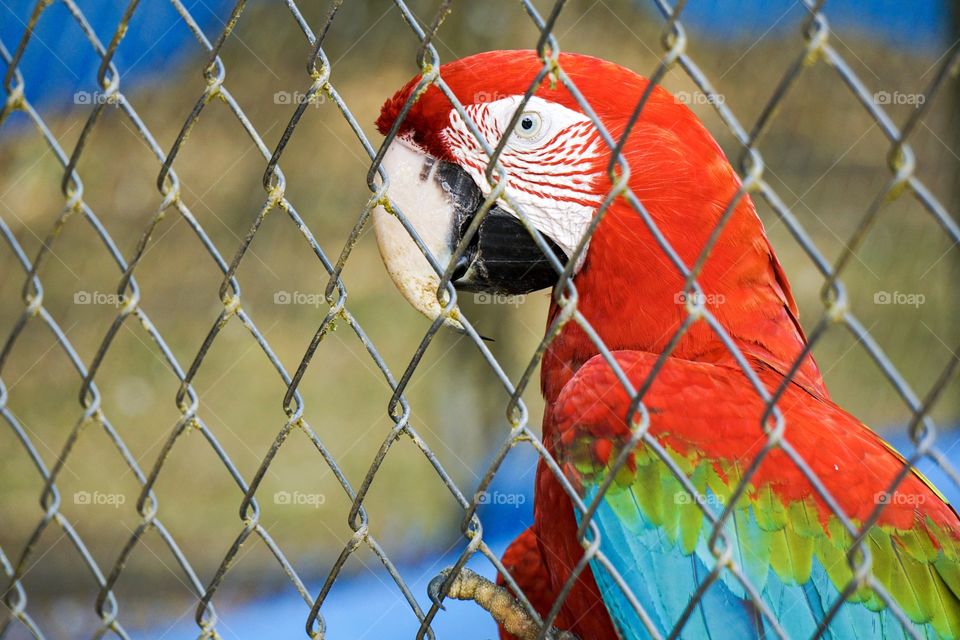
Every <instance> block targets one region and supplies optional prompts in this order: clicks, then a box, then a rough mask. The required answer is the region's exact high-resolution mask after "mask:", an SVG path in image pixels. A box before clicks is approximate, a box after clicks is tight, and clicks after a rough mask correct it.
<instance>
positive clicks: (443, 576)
mask: <svg viewBox="0 0 960 640" xmlns="http://www.w3.org/2000/svg"><path fill="white" fill-rule="evenodd" d="M450 571H451V569H450V568H447V569H444V570H443V571H441V572H440V574H439V575H437V576H436V577H435V578H434V579H433V580H431V581H430V584H428V585H427V595H428V596H430V602H432V603H433V604H435V605H437V608H439V609H441V610H442V611H446V610H447V608H446V607H445V606H443V600H442V598H441V596H440V590H441V589H442V588H443V583H444V582H446V581H447V576H449V575H450ZM451 591H452V589H451Z"/></svg>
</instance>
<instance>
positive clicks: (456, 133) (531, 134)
mask: <svg viewBox="0 0 960 640" xmlns="http://www.w3.org/2000/svg"><path fill="white" fill-rule="evenodd" d="M522 99H523V97H522V96H508V97H505V98H501V99H499V100H495V101H492V102H483V103H479V104H471V105H467V106H466V107H465V108H466V111H467V114H468V115H469V116H470V117H471V118H473V120H474V122H476V123H477V127H478V128H479V130H480V133H481V135H482V136H483V137H484V139H485V140H486V142H487V144H488V145H489V147H490V148H491V149H495V148H496V146H497V144H499V142H500V139H501V138H502V137H503V135H504V134H505V133H506V131H507V127H508V125H509V124H510V120H511V119H512V118H513V115H514V113H515V112H516V111H517V108H518V107H519V105H520V103H521V101H522ZM443 137H444V141H445V142H446V143H447V145H448V148H449V149H450V151H451V153H452V154H453V156H454V158H455V160H456V162H457V163H458V164H459V165H460V166H462V167H463V168H464V169H465V170H466V171H467V173H469V174H470V177H471V178H473V180H474V181H475V182H476V183H477V185H478V186H479V187H480V190H481V191H482V192H483V194H484V195H485V196H487V195H489V194H490V191H491V190H492V187H491V186H490V184H489V183H488V182H487V178H486V176H485V173H486V170H487V164H488V163H489V161H490V158H489V156H488V155H487V154H486V153H485V152H484V150H483V148H482V147H481V146H480V144H479V143H478V142H477V139H476V138H475V137H474V136H473V134H472V133H470V131H469V130H468V129H467V126H466V123H465V122H464V121H463V119H462V118H461V117H460V114H459V113H457V112H456V110H452V111H451V112H450V126H449V127H447V128H446V129H444V130H443ZM601 144H602V143H601V140H600V136H599V133H598V132H597V130H596V128H595V127H594V126H593V123H592V122H590V119H589V118H588V117H587V116H585V115H584V114H582V113H580V112H578V111H574V110H572V109H568V108H566V107H564V106H562V105H559V104H556V103H554V102H549V101H547V100H544V99H542V98H538V97H536V96H533V97H532V98H530V100H529V102H527V104H526V106H525V107H524V110H523V113H522V114H521V116H520V119H519V120H518V121H517V125H516V127H515V128H514V130H513V132H512V133H511V135H510V137H509V139H508V141H507V144H506V146H505V147H504V149H503V153H501V154H500V156H499V158H498V160H499V162H500V166H502V167H503V169H504V171H505V172H506V174H507V185H506V189H505V192H506V194H507V196H508V197H509V198H510V199H511V200H513V201H514V202H516V203H517V205H518V207H519V208H520V210H521V211H522V212H523V214H524V215H525V217H526V218H527V219H528V220H529V221H530V223H531V224H533V226H535V227H536V228H537V230H538V231H540V232H541V233H543V234H544V235H546V236H547V237H549V238H550V239H551V240H553V242H555V243H556V244H557V246H559V247H560V248H561V249H562V250H563V251H564V253H566V255H567V257H570V256H571V255H572V254H573V252H574V250H575V249H576V247H577V245H578V244H579V243H580V240H581V238H583V235H584V233H585V232H586V229H587V226H588V225H589V224H590V221H591V219H592V218H593V214H594V212H596V210H597V207H599V206H600V203H601V202H602V200H603V194H601V193H599V189H598V188H597V187H596V186H595V184H594V182H595V181H596V179H597V177H598V174H597V165H596V162H597V158H598V156H599V149H600V145H601ZM496 175H497V174H496V173H494V174H493V179H494V180H496ZM500 200H501V202H500V206H501V207H503V208H504V209H506V210H507V211H509V212H510V213H513V214H514V215H517V212H516V211H515V210H514V209H513V207H512V206H511V205H510V204H509V203H508V202H507V201H506V199H504V198H502V197H501V199H500ZM585 255H586V251H584V252H583V253H582V254H581V256H580V260H579V262H578V264H576V265H575V270H578V269H579V268H580V266H581V265H582V263H583V258H584V256H585Z"/></svg>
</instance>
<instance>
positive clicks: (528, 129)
mask: <svg viewBox="0 0 960 640" xmlns="http://www.w3.org/2000/svg"><path fill="white" fill-rule="evenodd" d="M542 129H543V119H542V118H541V117H540V114H539V113H536V112H535V111H524V112H523V114H521V116H520V120H518V121H517V129H516V131H517V135H518V136H520V137H521V138H524V139H526V140H534V139H536V138H537V136H539V135H540V132H541V130H542Z"/></svg>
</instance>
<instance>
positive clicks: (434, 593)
mask: <svg viewBox="0 0 960 640" xmlns="http://www.w3.org/2000/svg"><path fill="white" fill-rule="evenodd" d="M452 571H453V568H452V567H449V568H447V569H444V570H443V571H441V572H440V573H439V574H438V575H437V576H436V577H435V578H434V579H433V580H431V581H430V584H429V585H427V594H428V595H429V596H430V602H432V603H433V604H435V605H437V606H438V607H439V608H441V609H443V608H444V606H443V604H441V593H440V592H441V590H442V589H443V583H444V582H446V581H447V578H449V576H450V574H451V572H452ZM447 597H448V598H453V599H454V600H471V601H473V602H476V603H477V604H478V605H480V606H481V607H483V608H484V609H486V610H487V611H489V612H490V615H491V616H493V619H494V620H495V621H496V622H497V624H498V625H500V626H501V627H502V628H503V629H504V630H505V631H507V632H508V633H510V634H511V635H513V636H515V637H517V638H519V639H520V640H533V639H534V638H536V637H537V636H538V635H539V633H540V629H541V627H540V625H539V624H538V623H537V622H536V621H535V620H534V619H533V618H532V617H531V616H530V614H529V613H528V612H527V610H526V609H525V608H524V607H523V605H521V604H520V603H519V602H518V601H517V599H516V598H514V597H513V593H511V592H510V590H509V589H507V588H506V587H502V586H500V585H498V584H496V583H494V582H491V581H490V580H488V579H486V578H484V577H483V576H481V575H479V574H478V573H476V572H475V571H471V570H470V569H467V568H463V569H461V570H460V573H458V574H457V575H456V577H454V579H453V582H451V583H450V590H449V592H448V593H447ZM547 637H548V638H553V639H554V640H577V638H576V636H574V635H573V634H572V633H570V632H569V631H560V630H557V629H553V628H551V629H550V633H549V634H548V635H547Z"/></svg>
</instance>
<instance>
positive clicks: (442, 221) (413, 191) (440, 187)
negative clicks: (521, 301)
mask: <svg viewBox="0 0 960 640" xmlns="http://www.w3.org/2000/svg"><path fill="white" fill-rule="evenodd" d="M382 166H383V168H384V169H385V170H386V172H387V176H388V178H389V180H390V183H389V186H388V189H387V195H388V196H389V198H390V201H391V202H392V203H393V204H394V205H395V206H396V207H398V208H399V209H400V211H402V212H403V214H404V216H405V217H406V219H407V221H408V222H409V224H410V225H411V226H412V227H413V229H414V231H416V233H417V235H418V236H419V237H420V239H421V240H422V242H423V244H424V245H425V246H426V248H427V249H428V250H429V252H430V253H431V254H432V255H433V257H434V258H435V259H436V261H437V264H438V265H439V267H440V269H441V270H442V269H445V268H446V267H447V266H448V265H449V264H450V260H451V258H452V257H453V252H454V249H455V248H456V246H457V245H458V244H459V242H460V240H461V239H462V238H463V235H464V233H465V232H466V231H467V228H468V227H469V226H470V223H471V222H472V221H473V219H474V217H475V216H476V215H477V213H478V210H479V209H480V207H481V205H482V204H483V194H482V193H481V191H480V188H479V187H478V186H477V185H476V183H474V181H473V179H472V178H471V177H470V175H469V174H468V173H467V172H466V171H464V169H463V168H462V167H460V166H459V165H457V164H454V163H452V162H447V161H444V160H439V159H437V158H434V157H433V156H431V155H429V154H426V153H424V152H423V151H421V150H420V149H418V148H416V146H414V145H413V144H412V143H410V142H408V141H405V140H403V139H402V138H397V139H395V140H394V141H393V142H392V143H391V144H390V147H389V148H388V149H387V152H386V154H385V155H384V158H383V165H382ZM373 223H374V231H375V233H376V236H377V244H378V245H379V247H380V256H381V257H382V258H383V262H384V264H385V265H386V267H387V271H388V272H389V274H390V277H391V278H392V279H393V283H394V284H395V285H396V287H397V289H399V290H400V293H401V294H403V297H404V298H406V299H407V301H408V302H409V303H410V304H411V305H412V306H413V307H414V308H415V309H417V310H418V311H420V312H421V313H423V314H424V315H425V316H427V317H428V318H430V319H431V320H433V319H436V318H437V316H439V315H441V313H443V308H442V306H441V305H440V302H439V301H438V299H437V290H438V288H439V286H440V276H439V275H437V272H436V271H435V270H434V269H433V267H432V266H431V265H430V263H429V261H428V260H427V259H426V257H425V256H424V255H423V253H422V252H421V250H420V248H419V247H418V246H417V243H416V242H414V240H413V238H412V237H411V235H410V234H409V233H408V232H407V230H406V229H405V228H404V227H403V225H402V224H401V222H400V220H399V218H398V217H397V216H396V215H394V214H393V213H391V212H390V211H388V210H387V209H386V208H384V207H383V206H378V207H376V208H375V209H374V210H373ZM544 238H545V240H546V241H547V244H548V245H549V246H550V248H551V249H552V250H553V252H554V253H555V254H556V256H557V258H558V259H559V260H560V262H561V264H563V263H565V262H566V255H565V254H564V253H563V251H562V250H561V249H560V248H559V247H558V246H556V245H555V244H554V243H553V242H552V241H551V240H550V239H549V238H547V237H546V236H544ZM557 277H558V273H557V271H556V270H555V269H554V268H553V266H552V265H551V264H550V261H549V260H548V259H547V257H546V256H545V255H544V254H543V252H542V251H541V249H540V247H538V246H537V245H536V243H535V242H534V240H533V238H532V237H531V236H530V234H529V233H528V232H527V230H526V228H524V226H523V224H522V223H521V222H520V220H519V219H518V218H517V217H516V216H514V215H513V214H512V213H510V212H509V211H507V210H506V209H503V208H502V207H500V206H498V205H494V206H492V207H491V208H490V210H489V211H488V212H487V215H486V216H485V217H484V219H483V222H482V223H481V224H480V227H479V229H477V232H476V233H475V234H474V236H473V237H472V238H471V240H470V244H469V246H468V247H467V250H466V252H465V253H464V255H463V256H461V257H460V259H459V260H458V263H457V265H456V268H455V270H454V272H453V277H452V281H453V285H454V287H455V288H457V289H458V290H465V291H476V292H481V291H483V292H489V293H496V294H507V295H513V294H523V293H529V292H531V291H536V290H538V289H545V288H547V287H551V286H553V285H554V284H556V282H557ZM459 316H460V311H459V308H457V307H454V308H453V309H452V310H451V311H450V312H449V314H448V315H447V317H446V318H444V324H445V325H447V326H450V327H452V328H454V329H457V330H460V331H462V330H463V325H462V324H461V323H460V320H459Z"/></svg>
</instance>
